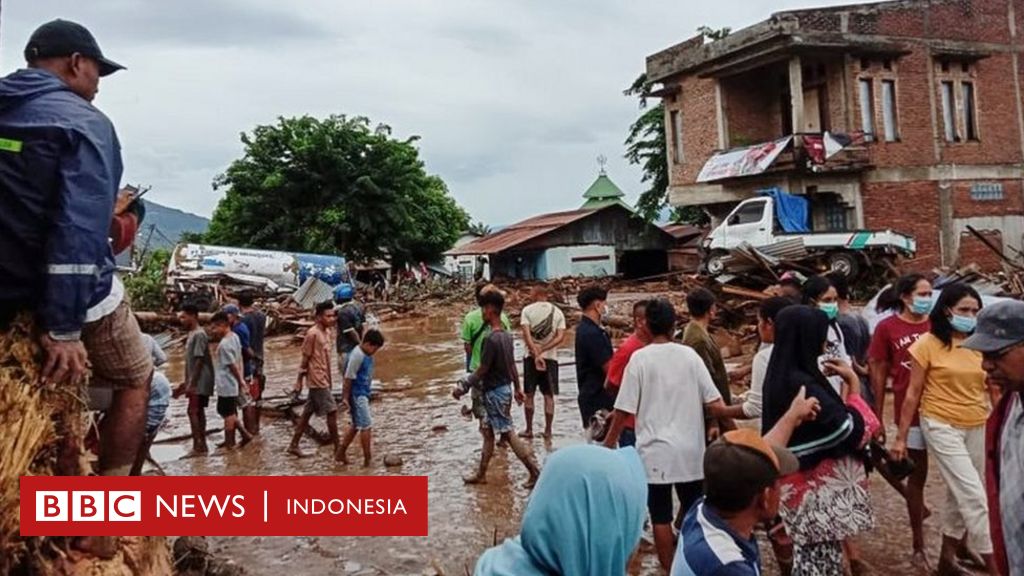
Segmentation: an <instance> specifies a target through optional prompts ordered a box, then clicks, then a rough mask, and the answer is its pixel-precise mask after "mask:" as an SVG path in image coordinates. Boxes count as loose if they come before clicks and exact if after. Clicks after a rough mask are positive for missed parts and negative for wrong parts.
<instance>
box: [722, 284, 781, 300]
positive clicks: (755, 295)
mask: <svg viewBox="0 0 1024 576" xmlns="http://www.w3.org/2000/svg"><path fill="white" fill-rule="evenodd" d="M722 292H723V293H725V294H729V295H732V296H740V297H743V298H749V299H752V300H767V299H769V298H771V297H772V296H771V294H765V293H764V292H758V291H757V290H749V289H747V288H740V287H739V286H722Z"/></svg>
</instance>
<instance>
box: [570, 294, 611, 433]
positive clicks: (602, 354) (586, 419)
mask: <svg viewBox="0 0 1024 576" xmlns="http://www.w3.org/2000/svg"><path fill="white" fill-rule="evenodd" d="M606 300H608V291H607V290H605V289H604V288H601V287H600V286H590V287H588V288H584V289H583V290H582V291H581V292H580V293H579V295H578V296H577V297H576V303H577V304H579V306H580V309H581V310H583V317H582V318H581V319H580V324H579V326H577V327H576V383H577V387H578V388H579V396H578V402H579V407H580V417H581V418H582V419H583V427H584V428H587V427H588V426H590V418H591V417H592V416H593V415H594V414H596V413H597V411H598V410H611V409H612V405H613V400H612V397H611V396H610V395H609V394H608V393H607V391H606V390H605V387H604V382H605V378H606V376H607V374H608V362H609V361H610V360H611V359H612V354H613V351H612V340H611V338H610V337H609V336H608V333H607V332H606V331H605V329H604V328H603V327H602V326H601V317H602V316H604V314H605V312H606V310H607V305H606V303H605V301H606Z"/></svg>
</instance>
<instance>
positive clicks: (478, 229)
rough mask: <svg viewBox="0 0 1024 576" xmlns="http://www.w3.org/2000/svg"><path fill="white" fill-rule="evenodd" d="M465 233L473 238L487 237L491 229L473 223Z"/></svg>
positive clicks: (481, 224) (485, 225) (481, 223)
mask: <svg viewBox="0 0 1024 576" xmlns="http://www.w3.org/2000/svg"><path fill="white" fill-rule="evenodd" d="M467 232H469V233H470V234H472V235H473V236H487V235H489V234H490V233H491V227H490V226H488V225H487V224H484V223H483V222H474V223H473V224H470V225H469V229H468V230H467Z"/></svg>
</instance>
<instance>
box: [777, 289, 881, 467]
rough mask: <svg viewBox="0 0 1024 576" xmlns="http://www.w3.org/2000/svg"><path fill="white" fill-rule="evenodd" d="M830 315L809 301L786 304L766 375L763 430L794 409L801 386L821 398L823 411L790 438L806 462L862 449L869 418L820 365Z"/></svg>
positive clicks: (803, 464) (801, 426) (812, 462)
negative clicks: (846, 398)
mask: <svg viewBox="0 0 1024 576" xmlns="http://www.w3.org/2000/svg"><path fill="white" fill-rule="evenodd" d="M828 327H829V319H828V316H827V315H826V314H825V313H824V312H822V311H821V310H818V309H817V308H811V307H809V306H790V307H787V308H784V309H783V310H782V311H781V312H779V315H778V316H777V317H776V319H775V345H774V347H773V348H772V356H771V360H770V361H769V363H768V371H767V373H766V374H765V379H764V406H763V418H762V432H767V431H769V430H771V429H772V427H773V426H775V424H776V423H777V422H778V421H779V419H781V418H782V416H783V414H785V413H786V411H787V410H788V409H789V405H790V404H791V403H792V402H793V398H795V397H796V395H797V392H799V391H800V387H801V386H802V387H805V388H806V389H807V397H808V398H811V397H813V398H817V399H818V402H820V403H821V412H819V414H818V417H817V418H816V419H815V420H812V421H810V422H804V423H803V424H801V425H800V426H799V427H798V428H797V429H796V431H794V433H793V436H792V438H790V441H789V446H790V449H791V450H793V453H794V454H795V455H796V456H797V458H799V459H800V464H801V467H802V468H808V467H813V465H814V464H816V463H817V462H819V461H821V460H822V459H823V458H825V457H828V456H835V455H837V454H839V453H849V452H852V451H853V450H855V449H856V447H857V444H858V443H859V441H860V439H861V437H862V436H863V434H864V421H863V419H862V418H861V417H860V415H859V414H857V413H856V412H855V411H852V410H850V409H848V408H847V407H846V404H845V403H844V402H843V399H842V397H840V396H839V393H837V392H836V391H835V389H834V388H832V385H831V384H830V383H829V381H828V379H827V378H825V375H824V374H822V373H821V370H820V369H819V367H818V358H819V357H820V356H821V355H822V353H823V351H824V345H825V340H826V338H827V336H828Z"/></svg>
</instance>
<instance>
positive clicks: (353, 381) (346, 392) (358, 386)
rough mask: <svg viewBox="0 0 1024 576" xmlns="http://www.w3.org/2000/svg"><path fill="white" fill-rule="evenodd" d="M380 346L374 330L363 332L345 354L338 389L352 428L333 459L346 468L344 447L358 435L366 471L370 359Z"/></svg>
mask: <svg viewBox="0 0 1024 576" xmlns="http://www.w3.org/2000/svg"><path fill="white" fill-rule="evenodd" d="M383 346H384V335H383V334H381V333H380V332H379V331H377V330H367V331H366V334H363V336H362V341H361V342H360V343H359V345H358V346H356V347H355V348H353V349H352V351H351V352H349V359H348V364H347V366H346V367H345V384H344V386H343V388H342V395H341V397H342V402H345V403H347V404H348V408H349V413H350V415H351V416H352V426H350V427H349V429H348V430H347V431H346V432H345V437H344V438H343V439H342V441H341V446H339V447H338V451H337V453H336V454H335V455H334V457H335V459H337V460H338V461H339V462H341V463H343V464H348V454H347V453H348V447H349V445H351V444H352V441H353V440H355V438H356V434H359V444H360V445H362V447H363V467H364V468H369V467H370V460H371V447H370V444H371V442H372V440H373V418H372V416H371V415H370V387H371V385H372V384H373V356H374V354H376V353H377V351H378V350H380V349H381V348H382V347H383Z"/></svg>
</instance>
